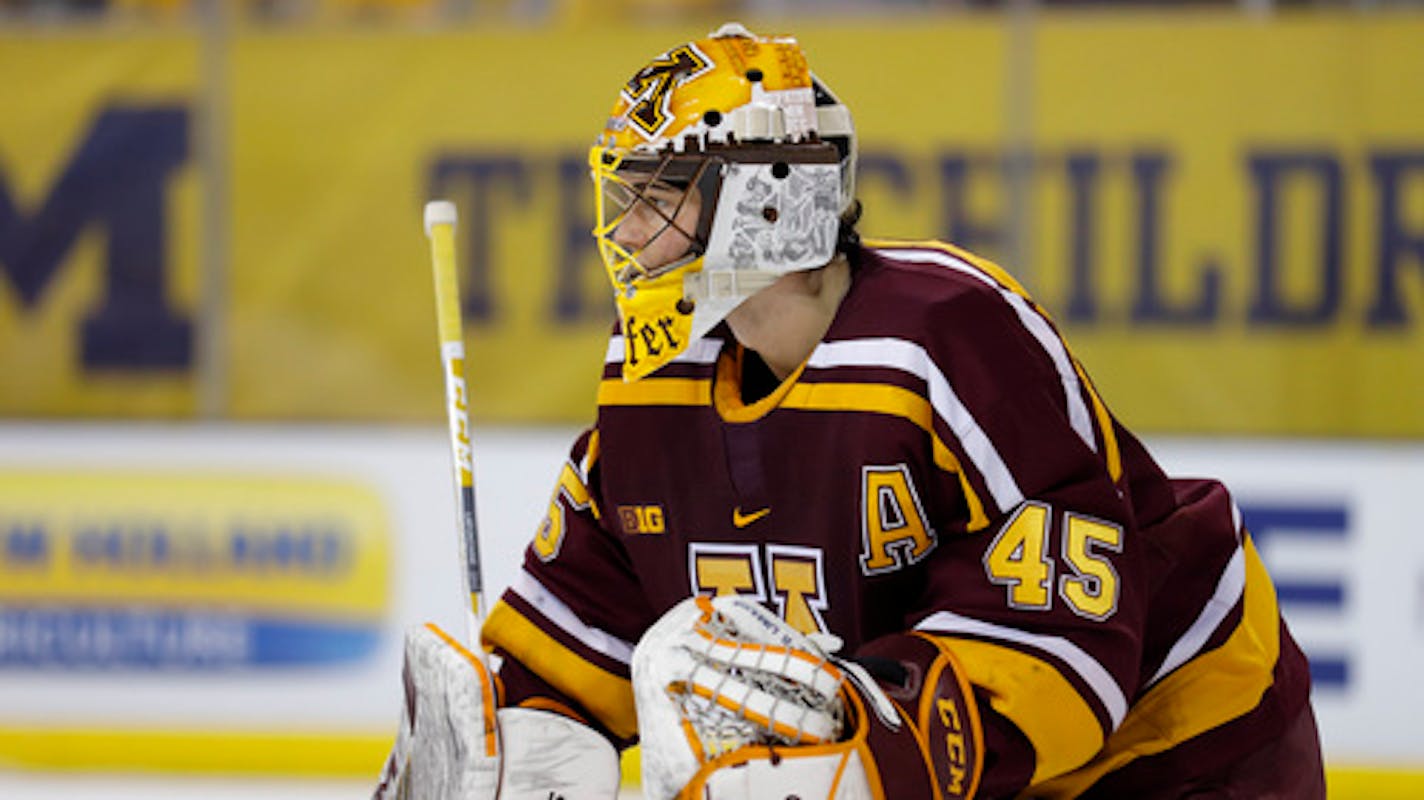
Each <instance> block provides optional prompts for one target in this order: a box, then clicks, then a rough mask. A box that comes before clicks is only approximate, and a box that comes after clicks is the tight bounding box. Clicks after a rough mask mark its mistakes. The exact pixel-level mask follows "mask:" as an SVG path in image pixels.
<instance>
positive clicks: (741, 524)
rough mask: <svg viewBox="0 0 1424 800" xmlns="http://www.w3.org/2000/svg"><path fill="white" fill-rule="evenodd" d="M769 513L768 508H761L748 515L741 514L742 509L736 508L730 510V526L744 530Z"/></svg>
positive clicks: (769, 508) (769, 509)
mask: <svg viewBox="0 0 1424 800" xmlns="http://www.w3.org/2000/svg"><path fill="white" fill-rule="evenodd" d="M770 513H771V507H770V506H768V507H766V508H763V509H761V510H759V511H753V512H752V513H750V514H743V513H742V507H741V506H737V507H736V508H734V509H732V524H733V525H735V526H737V527H738V528H745V527H747V526H748V525H750V524H752V523H753V522H756V521H757V520H759V519H761V518H762V517H764V516H766V515H767V514H770Z"/></svg>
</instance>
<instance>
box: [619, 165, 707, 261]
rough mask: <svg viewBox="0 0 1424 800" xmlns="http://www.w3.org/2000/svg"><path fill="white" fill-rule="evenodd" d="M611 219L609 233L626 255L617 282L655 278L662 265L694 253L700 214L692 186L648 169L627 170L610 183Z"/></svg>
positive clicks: (697, 195)
mask: <svg viewBox="0 0 1424 800" xmlns="http://www.w3.org/2000/svg"><path fill="white" fill-rule="evenodd" d="M608 191H610V192H611V193H612V194H613V197H611V198H609V201H610V204H611V205H612V206H613V207H614V209H615V215H616V217H615V218H616V222H615V224H614V226H613V230H612V232H611V233H610V238H611V239H612V241H613V244H614V245H616V247H617V248H618V249H619V250H621V251H623V253H626V254H627V263H626V264H624V265H622V269H621V270H620V272H621V273H622V274H620V275H619V276H618V278H619V280H620V282H623V283H625V284H631V283H635V282H636V281H637V280H638V279H639V278H642V277H646V278H650V277H656V276H657V275H658V274H659V273H660V272H662V271H663V269H664V268H666V267H668V266H669V265H672V264H674V263H675V262H677V261H680V260H682V259H683V258H684V257H686V256H688V255H692V254H694V253H693V251H694V250H700V249H701V248H700V247H695V245H697V243H698V239H697V234H696V228H697V220H698V217H699V216H701V213H702V196H701V192H699V191H698V190H697V187H695V186H691V187H680V186H677V185H675V184H673V183H669V182H667V181H664V180H661V179H659V178H657V177H655V176H653V175H650V174H647V173H642V174H638V173H632V174H629V175H627V176H623V180H621V181H618V182H613V183H610V185H609V187H608Z"/></svg>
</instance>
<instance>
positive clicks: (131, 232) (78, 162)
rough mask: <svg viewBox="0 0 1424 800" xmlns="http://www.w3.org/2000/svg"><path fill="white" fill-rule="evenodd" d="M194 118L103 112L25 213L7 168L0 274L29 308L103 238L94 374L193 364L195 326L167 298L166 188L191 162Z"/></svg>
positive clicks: (85, 337) (88, 361)
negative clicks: (83, 241) (98, 230)
mask: <svg viewBox="0 0 1424 800" xmlns="http://www.w3.org/2000/svg"><path fill="white" fill-rule="evenodd" d="M188 117H189V114H188V110H187V109H186V108H184V107H182V106H110V107H108V108H106V109H105V110H104V111H102V112H101V113H100V114H99V116H98V118H97V119H96V120H95V121H94V124H93V126H92V127H91V128H90V129H89V134H88V136H87V137H86V138H85V139H84V141H83V142H82V143H81V144H80V145H79V147H78V149H77V150H76V151H75V152H74V155H73V157H72V158H71V159H70V161H69V163H68V164H67V165H66V166H65V168H64V171H63V172H62V173H61V174H60V176H59V178H58V180H56V181H55V183H54V184H53V185H52V187H51V189H50V191H49V194H48V196H47V197H45V198H44V200H43V202H42V203H40V204H38V205H37V207H36V208H34V209H33V210H31V211H29V212H28V213H27V211H26V209H23V208H21V207H19V204H17V203H16V201H15V198H14V196H13V195H12V193H11V190H10V181H9V180H7V179H6V177H5V173H4V165H3V164H0V272H3V273H4V275H5V276H6V277H7V278H8V279H9V281H10V283H11V285H13V286H14V288H15V291H16V294H17V296H18V297H19V300H20V303H21V305H22V306H23V307H24V308H25V309H32V308H34V307H35V306H37V305H38V304H39V303H40V300H41V298H42V296H43V295H44V292H45V290H46V288H47V287H49V286H50V285H51V284H52V283H53V281H54V279H55V276H56V275H57V274H58V273H59V270H60V267H61V266H62V265H63V264H64V262H65V259H66V257H67V256H68V254H69V252H70V251H71V250H72V249H73V247H74V246H75V243H76V241H77V240H78V239H79V237H80V236H81V235H82V234H83V233H85V232H86V231H88V230H90V229H91V228H93V227H102V228H103V230H104V233H105V236H106V241H107V262H106V269H105V285H104V296H103V299H102V300H101V302H100V303H99V305H98V306H97V307H96V308H95V309H94V310H93V311H92V312H91V313H90V314H89V316H88V317H86V318H85V319H84V321H83V328H82V330H81V335H80V341H81V343H82V344H81V358H82V360H83V364H84V366H85V367H87V368H95V369H115V368H117V369H186V368H187V367H189V366H190V364H191V363H192V358H193V346H192V340H193V325H192V320H191V319H190V318H189V317H188V316H187V315H185V314H182V313H180V312H179V311H177V310H175V309H174V308H172V306H171V305H170V301H169V299H168V298H167V297H166V281H167V280H168V278H169V274H168V259H167V247H166V245H167V243H168V231H167V227H168V226H167V215H166V213H165V211H166V208H167V205H168V204H167V202H166V200H167V197H166V190H167V185H168V182H169V179H170V178H171V177H172V175H173V174H174V173H175V172H176V171H177V170H178V169H179V168H180V167H181V166H182V165H183V163H184V162H185V161H186V160H187V158H188V151H189V142H188V122H189V119H188Z"/></svg>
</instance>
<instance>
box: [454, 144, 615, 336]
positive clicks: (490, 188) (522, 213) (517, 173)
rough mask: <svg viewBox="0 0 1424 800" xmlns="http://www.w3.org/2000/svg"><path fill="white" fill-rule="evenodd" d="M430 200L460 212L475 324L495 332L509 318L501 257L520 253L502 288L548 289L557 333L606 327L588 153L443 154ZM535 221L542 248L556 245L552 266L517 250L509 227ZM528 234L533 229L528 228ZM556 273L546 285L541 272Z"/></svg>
mask: <svg viewBox="0 0 1424 800" xmlns="http://www.w3.org/2000/svg"><path fill="white" fill-rule="evenodd" d="M426 183H427V185H428V187H429V189H428V191H429V195H428V196H430V197H444V198H449V199H452V200H455V201H457V203H458V205H459V206H460V216H461V221H462V223H463V224H462V225H461V232H460V235H461V240H460V242H459V246H458V247H457V248H456V252H457V253H458V254H459V257H460V265H459V269H460V272H461V276H460V285H461V292H462V295H463V296H462V306H463V309H464V311H465V314H466V316H467V318H468V319H469V320H470V321H471V323H472V324H476V325H481V324H492V323H495V322H498V321H500V320H501V319H502V318H503V317H505V316H507V314H508V311H507V308H508V305H509V303H508V299H507V298H504V297H502V296H500V295H498V294H497V293H496V290H495V286H496V281H495V280H494V273H495V271H496V263H495V262H496V259H497V254H500V253H506V252H512V253H520V255H519V256H518V258H517V259H515V258H510V257H506V260H508V261H510V262H511V263H510V265H509V270H510V273H509V274H510V275H511V277H510V278H509V280H508V281H506V282H504V283H503V284H502V285H508V286H511V287H521V288H523V289H525V290H527V289H528V287H531V286H542V285H547V286H549V295H548V296H547V298H546V299H545V300H544V301H543V303H542V304H541V305H542V306H543V312H542V316H543V318H544V319H545V320H546V321H548V322H550V323H553V324H555V325H565V326H568V325H575V324H579V323H583V322H597V323H600V324H603V323H607V322H608V321H611V320H612V318H613V303H612V299H611V295H610V293H609V290H608V286H607V282H606V280H605V279H604V278H603V277H602V276H603V270H602V269H601V268H600V267H599V262H598V251H597V249H596V247H595V246H594V240H593V236H592V233H591V231H592V228H593V184H592V182H591V181H590V180H589V177H588V158H587V156H586V155H584V153H583V152H581V151H580V152H565V153H554V154H549V155H530V154H522V153H510V152H460V153H453V152H451V153H441V154H437V156H436V157H435V159H434V161H433V162H432V164H431V166H430V168H429V171H428V173H427V176H426ZM531 216H533V217H536V218H537V219H536V220H535V222H536V223H537V229H538V231H539V236H540V241H541V242H553V243H554V253H553V257H552V261H551V262H549V263H545V264H539V263H533V262H531V259H530V256H529V255H527V254H525V253H523V252H522V251H523V250H526V249H528V248H526V247H525V245H524V243H521V242H519V241H514V242H511V241H509V239H508V237H510V236H512V235H513V234H511V233H510V232H509V228H510V227H511V226H510V223H511V222H513V221H516V220H522V221H526V222H527V221H528V219H529V218H530V217H531ZM525 229H526V230H527V229H528V227H527V226H526V228H525ZM546 271H547V272H552V276H551V277H552V280H551V281H546V280H543V278H544V277H546V276H544V275H541V274H540V273H542V272H546Z"/></svg>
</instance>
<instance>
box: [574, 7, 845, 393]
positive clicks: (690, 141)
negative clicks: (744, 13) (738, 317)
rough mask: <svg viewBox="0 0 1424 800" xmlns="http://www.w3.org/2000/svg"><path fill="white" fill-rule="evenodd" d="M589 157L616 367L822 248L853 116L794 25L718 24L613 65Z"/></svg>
mask: <svg viewBox="0 0 1424 800" xmlns="http://www.w3.org/2000/svg"><path fill="white" fill-rule="evenodd" d="M589 168H590V171H591V173H592V175H593V179H594V182H595V184H596V188H597V193H596V206H595V212H596V224H595V227H594V231H593V233H594V236H595V238H596V239H597V241H598V247H599V254H600V255H601V256H602V259H603V263H604V266H605V268H606V269H607V272H608V277H609V280H610V282H611V283H612V285H613V290H614V299H615V302H616V304H617V306H618V312H619V316H620V318H621V320H622V325H623V332H624V338H625V360H624V368H623V377H624V379H625V380H629V381H631V380H636V379H638V378H641V377H643V376H645V375H647V374H649V373H651V372H653V371H654V370H656V369H658V368H659V367H661V366H662V365H664V364H666V363H667V362H669V361H671V360H672V359H673V358H675V357H676V356H677V355H678V354H679V353H681V352H682V351H683V350H685V349H686V348H687V347H688V345H689V344H691V343H692V342H693V341H696V340H697V339H699V338H701V337H702V336H703V335H704V334H706V333H707V332H708V331H709V330H711V329H712V328H713V327H714V326H715V325H716V324H717V323H718V322H720V321H721V320H722V319H723V318H725V317H726V316H727V314H729V313H730V312H731V311H732V310H733V309H734V308H736V307H737V305H739V304H740V303H741V302H742V301H743V300H745V299H746V298H748V297H750V296H751V295H753V294H755V293H756V292H758V291H760V290H761V289H764V288H766V287H767V286H769V285H771V284H772V283H773V282H775V281H776V279H777V278H779V277H780V276H782V275H785V274H786V273H788V272H795V271H799V270H808V269H815V268H818V267H821V266H824V265H825V264H827V263H828V262H829V261H830V260H831V259H832V258H833V257H834V255H835V252H836V248H837V243H838V241H839V237H840V229H841V224H842V222H841V220H842V218H843V216H845V215H846V214H847V212H848V211H849V210H850V209H851V207H852V205H853V193H854V183H853V181H854V168H855V146H854V129H853V126H852V124H851V119H850V112H849V110H848V109H846V107H845V106H844V105H842V104H841V103H840V102H839V101H838V100H836V98H835V97H834V95H832V94H831V93H830V92H829V91H828V90H827V89H826V88H825V87H824V86H823V85H822V84H821V83H820V82H819V81H817V80H816V79H815V77H814V76H813V75H812V74H811V73H810V71H809V69H808V68H807V66H806V60H805V56H804V55H803V54H802V52H801V48H800V45H798V44H797V42H796V40H795V39H792V38H789V37H760V36H755V35H753V34H751V33H750V32H748V31H747V30H746V29H745V28H743V27H741V26H740V25H736V24H732V25H726V26H723V27H722V29H720V30H718V31H717V32H716V33H714V34H712V35H711V37H709V38H707V39H700V40H697V41H694V42H688V43H686V44H682V45H679V46H678V47H675V48H673V49H672V50H669V51H668V52H666V53H664V54H662V55H660V56H658V57H657V58H655V59H654V60H653V61H652V62H651V63H650V64H648V65H647V66H645V67H644V68H643V69H641V70H639V71H638V73H637V74H635V75H634V76H633V78H632V79H630V80H629V81H628V84H627V85H626V86H625V87H624V89H623V91H622V92H621V93H620V95H619V99H618V102H617V104H616V105H615V107H614V110H613V114H612V115H611V117H610V118H609V121H608V124H607V126H606V127H605V129H604V131H603V133H602V134H601V135H600V136H599V139H598V141H597V143H596V144H595V145H594V146H593V147H592V148H591V149H590V151H589Z"/></svg>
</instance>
